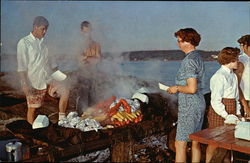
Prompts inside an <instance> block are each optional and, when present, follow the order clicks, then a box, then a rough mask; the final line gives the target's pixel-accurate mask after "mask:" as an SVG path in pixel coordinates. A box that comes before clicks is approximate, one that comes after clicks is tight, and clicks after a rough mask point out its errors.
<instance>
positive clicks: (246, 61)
mask: <svg viewBox="0 0 250 163" xmlns="http://www.w3.org/2000/svg"><path fill="white" fill-rule="evenodd" d="M239 61H240V62H242V63H243V65H244V71H243V73H242V78H241V82H240V88H241V90H242V92H243V95H244V97H245V99H246V100H249V101H250V57H249V56H248V55H247V54H245V53H243V54H242V55H240V56H239Z"/></svg>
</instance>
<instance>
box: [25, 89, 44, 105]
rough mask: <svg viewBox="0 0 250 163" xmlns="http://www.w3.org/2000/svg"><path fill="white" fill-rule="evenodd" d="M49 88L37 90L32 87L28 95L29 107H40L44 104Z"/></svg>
mask: <svg viewBox="0 0 250 163" xmlns="http://www.w3.org/2000/svg"><path fill="white" fill-rule="evenodd" d="M46 92H47V89H43V90H37V89H32V90H31V91H30V92H29V93H28V94H27V95H26V99H27V105H28V108H39V107H41V106H42V104H43V101H44V97H45V95H46Z"/></svg>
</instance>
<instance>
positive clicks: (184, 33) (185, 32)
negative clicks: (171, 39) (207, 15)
mask: <svg viewBox="0 0 250 163" xmlns="http://www.w3.org/2000/svg"><path fill="white" fill-rule="evenodd" d="M174 35H175V37H180V38H181V39H182V41H186V42H189V43H191V44H192V45H194V46H198V45H199V43H200V41H201V36H200V34H199V33H198V32H197V31H196V30H194V29H193V28H185V29H180V30H179V31H177V32H175V33H174Z"/></svg>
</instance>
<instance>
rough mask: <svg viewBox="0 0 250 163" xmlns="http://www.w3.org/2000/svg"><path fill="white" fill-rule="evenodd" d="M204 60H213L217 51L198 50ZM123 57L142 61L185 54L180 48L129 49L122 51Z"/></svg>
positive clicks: (177, 56)
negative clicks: (129, 50) (128, 50)
mask: <svg viewBox="0 0 250 163" xmlns="http://www.w3.org/2000/svg"><path fill="white" fill-rule="evenodd" d="M198 51H199V52H200V54H201V55H202V57H203V58H204V60H206V61H213V60H215V59H214V58H213V57H212V56H213V55H215V56H217V55H218V53H219V52H218V51H203V50H198ZM121 55H122V56H123V58H125V59H126V60H130V61H142V60H152V59H154V60H164V61H168V60H182V59H183V58H184V57H185V55H184V53H183V52H182V51H180V50H154V51H131V52H123V53H122V54H121Z"/></svg>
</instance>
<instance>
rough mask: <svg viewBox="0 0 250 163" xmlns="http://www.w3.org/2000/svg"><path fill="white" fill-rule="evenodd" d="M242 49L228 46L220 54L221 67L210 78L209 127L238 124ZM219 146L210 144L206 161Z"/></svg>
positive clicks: (208, 160)
mask: <svg viewBox="0 0 250 163" xmlns="http://www.w3.org/2000/svg"><path fill="white" fill-rule="evenodd" d="M239 54H240V49H238V48H232V47H226V48H224V49H222V50H221V51H220V53H219V56H218V62H219V63H220V64H221V68H220V69H219V70H218V71H217V72H216V73H215V74H214V75H213V76H212V78H211V79H210V89H211V106H210V107H209V111H208V127H209V128H210V127H217V126H221V125H224V123H231V124H236V122H237V121H238V120H239V119H238V117H237V116H236V115H239V116H240V108H241V106H240V103H239V90H238V80H237V76H236V74H235V73H234V72H233V70H234V69H237V66H238V56H239ZM216 148H217V147H216V146H212V145H208V147H207V151H206V162H210V160H211V158H212V156H213V153H214V151H215V149H216Z"/></svg>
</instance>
